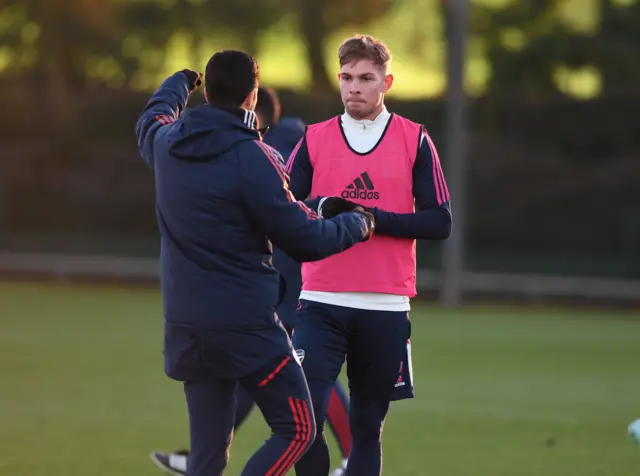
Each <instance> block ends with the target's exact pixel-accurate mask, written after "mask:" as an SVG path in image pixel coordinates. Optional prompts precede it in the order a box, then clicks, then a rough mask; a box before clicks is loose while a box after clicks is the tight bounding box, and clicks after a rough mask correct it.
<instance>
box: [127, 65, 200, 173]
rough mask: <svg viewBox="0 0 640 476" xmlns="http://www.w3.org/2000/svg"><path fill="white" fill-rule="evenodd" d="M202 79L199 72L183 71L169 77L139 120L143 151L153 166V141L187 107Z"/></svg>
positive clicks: (138, 125) (144, 157) (137, 125)
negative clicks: (192, 92) (190, 95)
mask: <svg viewBox="0 0 640 476" xmlns="http://www.w3.org/2000/svg"><path fill="white" fill-rule="evenodd" d="M199 81H200V76H199V73H195V72H193V71H180V72H179V73H175V74H174V75H172V76H170V77H169V78H167V79H166V80H165V81H164V82H163V83H162V84H161V85H160V87H159V88H158V89H157V90H156V92H155V93H153V96H151V99H150V100H149V102H148V103H147V105H146V106H145V108H144V110H143V111H142V113H141V114H140V117H139V118H138V122H137V123H136V136H137V138H138V150H139V151H140V155H142V158H143V159H144V160H145V162H146V163H147V164H148V165H149V167H151V168H153V160H154V159H153V143H154V140H155V137H156V134H157V133H158V131H159V130H160V129H161V128H162V127H163V126H166V125H168V124H171V123H173V122H174V121H175V120H176V119H177V118H178V116H179V115H180V113H181V112H182V110H183V109H184V108H185V107H186V105H187V101H188V100H189V94H190V93H191V91H193V90H194V89H195V87H196V86H197V85H198V83H199Z"/></svg>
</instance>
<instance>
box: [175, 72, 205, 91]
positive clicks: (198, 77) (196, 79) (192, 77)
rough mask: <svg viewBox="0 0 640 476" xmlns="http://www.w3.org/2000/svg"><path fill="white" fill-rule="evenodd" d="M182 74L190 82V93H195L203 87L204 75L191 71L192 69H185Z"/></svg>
mask: <svg viewBox="0 0 640 476" xmlns="http://www.w3.org/2000/svg"><path fill="white" fill-rule="evenodd" d="M180 72H181V73H182V74H184V75H185V76H186V77H187V79H188V80H189V92H193V91H195V90H196V88H199V87H200V86H202V73H198V72H196V71H191V70H190V69H183V70H182V71H180Z"/></svg>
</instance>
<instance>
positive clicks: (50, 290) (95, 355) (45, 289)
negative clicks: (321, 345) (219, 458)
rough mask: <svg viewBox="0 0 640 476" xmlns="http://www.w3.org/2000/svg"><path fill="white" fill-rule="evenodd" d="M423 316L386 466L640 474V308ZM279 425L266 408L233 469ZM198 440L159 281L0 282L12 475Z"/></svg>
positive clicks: (547, 475) (90, 470)
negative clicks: (170, 373) (176, 372)
mask: <svg viewBox="0 0 640 476" xmlns="http://www.w3.org/2000/svg"><path fill="white" fill-rule="evenodd" d="M412 321H413V336H412V344H413V352H414V355H413V367H414V373H415V383H416V392H417V398H416V399H415V400H413V401H409V402H401V403H398V404H395V405H394V406H393V407H392V410H391V413H390V418H389V421H388V423H387V425H386V427H385V433H384V444H385V462H384V468H385V469H384V474H385V475H389V476H623V475H624V476H637V475H638V474H640V448H638V447H635V446H634V445H633V444H632V442H631V440H630V439H629V438H628V437H627V436H626V428H627V425H628V424H629V422H630V421H631V420H632V419H633V418H634V417H636V416H640V313H638V312H635V313H634V312H613V311H576V310H572V311H566V310H550V309H531V308H522V309H520V308H511V307H509V308H506V307H473V308H468V309H465V310H461V311H444V310H441V309H439V308H437V307H427V306H424V305H416V306H414V311H413V312H412ZM266 436H267V430H266V426H265V425H264V423H263V422H262V420H261V415H260V413H259V412H258V411H254V413H253V414H252V415H251V418H250V420H249V421H248V422H247V424H246V425H245V426H244V427H242V428H241V431H239V432H238V433H237V434H236V437H235V441H234V445H233V448H232V452H231V463H230V467H229V469H228V471H227V472H226V474H229V475H231V476H236V475H238V474H239V473H240V468H242V466H243V463H244V462H245V461H246V459H247V456H248V455H249V453H250V451H252V449H254V448H256V447H257V445H258V444H260V443H261V441H262V440H264V438H265V437H266ZM329 439H331V436H329ZM187 444H188V436H187V418H186V410H185V405H184V401H183V395H182V389H181V387H180V385H179V384H178V383H175V382H172V381H170V380H169V379H167V378H166V377H165V376H164V374H163V367H162V318H161V307H160V297H159V293H158V291H157V290H156V289H155V288H143V287H130V288H128V287H116V286H88V285H55V284H41V283H40V284H0V475H2V476H63V475H64V476H75V475H78V476H88V475H90V476H113V475H124V476H129V475H131V476H153V475H156V476H160V475H161V474H163V473H161V472H160V471H159V470H157V469H156V468H155V466H153V465H152V463H151V462H150V460H149V458H148V456H147V455H148V451H149V450H150V449H154V448H158V449H172V448H175V447H180V446H186V445H187ZM336 461H337V458H336Z"/></svg>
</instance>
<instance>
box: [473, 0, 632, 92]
mask: <svg viewBox="0 0 640 476" xmlns="http://www.w3.org/2000/svg"><path fill="white" fill-rule="evenodd" d="M569 7H570V8H569ZM562 8H564V10H561V9H562ZM587 8H592V9H595V10H594V11H592V12H591V13H592V14H593V16H594V17H595V19H596V22H595V25H594V26H593V28H579V27H578V22H577V20H576V19H577V17H578V16H579V15H580V14H581V13H584V11H583V10H584V9H587ZM638 22H640V3H638V2H637V1H632V2H627V4H625V5H624V6H621V5H620V4H619V2H614V1H612V0H600V1H599V2H597V3H596V2H588V3H587V2H571V3H568V2H567V1H566V0H522V1H517V2H510V3H509V4H507V5H506V6H502V7H501V8H495V7H492V6H486V5H475V6H474V8H473V9H472V16H471V32H472V34H473V35H475V36H477V37H479V38H481V39H482V40H483V41H484V42H485V46H486V53H487V56H488V60H489V62H490V64H491V67H492V77H491V80H490V84H489V92H490V93H498V92H499V93H505V92H506V93H509V92H518V93H523V92H526V93H529V94H533V95H548V94H553V93H559V92H561V91H562V88H561V86H560V84H559V83H558V80H557V73H558V70H559V68H561V67H564V68H565V69H568V70H576V69H579V68H584V67H592V68H594V70H596V71H597V72H598V73H599V74H600V76H601V77H602V78H603V81H602V83H603V89H604V92H610V91H613V90H616V91H620V90H630V89H631V88H632V87H633V86H634V85H636V84H637V83H638V81H639V80H640V62H638V61H634V60H631V59H632V58H633V57H634V56H635V54H634V52H637V51H638V49H639V48H640V35H638V34H637V25H638ZM630 60H631V61H630Z"/></svg>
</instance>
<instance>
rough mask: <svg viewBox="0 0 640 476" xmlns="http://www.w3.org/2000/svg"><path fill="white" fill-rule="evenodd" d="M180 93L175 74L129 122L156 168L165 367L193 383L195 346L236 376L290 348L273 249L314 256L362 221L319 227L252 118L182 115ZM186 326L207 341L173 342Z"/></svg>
mask: <svg viewBox="0 0 640 476" xmlns="http://www.w3.org/2000/svg"><path fill="white" fill-rule="evenodd" d="M188 97H189V91H188V80H187V77H186V75H185V74H183V73H176V74H174V75H173V76H171V77H169V78H168V79H167V80H166V81H165V82H164V83H163V84H162V85H161V86H160V88H159V89H158V90H157V91H156V92H155V93H154V94H153V96H152V97H151V99H150V100H149V102H148V104H147V106H146V108H145V109H144V111H143V112H142V114H141V116H140V118H139V120H138V123H137V125H136V134H137V138H138V146H139V150H140V153H141V155H142V157H143V158H144V159H145V161H146V162H147V163H148V164H149V166H150V167H152V168H153V170H154V172H155V186H156V212H157V220H158V227H159V229H160V233H161V241H162V242H161V256H160V261H161V286H162V298H163V307H164V316H165V322H166V324H165V330H166V332H165V370H166V371H167V374H168V375H169V376H171V377H173V378H175V379H177V380H188V379H189V378H193V377H194V375H190V374H189V372H190V370H189V369H192V368H193V365H195V364H196V363H197V362H195V361H193V359H197V358H198V357H197V352H196V353H194V352H192V350H193V349H192V348H193V347H194V346H195V347H196V348H198V347H200V348H201V350H202V348H203V347H206V349H208V350H207V352H209V351H210V352H214V351H215V352H218V351H220V352H221V355H219V356H212V357H213V359H212V360H215V361H216V362H219V368H216V369H213V371H214V374H216V375H217V376H218V377H220V378H239V377H241V376H243V375H246V374H248V373H250V372H252V371H253V370H255V369H257V368H259V367H260V366H261V365H263V364H264V362H265V361H266V360H268V359H272V358H275V357H277V356H280V355H283V352H287V346H289V347H290V343H288V339H287V338H286V334H285V333H284V332H283V329H282V325H281V324H280V322H279V321H278V319H276V318H275V309H276V306H277V304H278V300H279V294H280V279H279V274H278V272H277V271H276V269H275V268H274V266H273V265H272V248H271V242H273V244H274V245H275V246H277V247H278V248H280V249H282V250H283V251H285V252H286V253H287V254H288V255H289V256H291V257H292V258H293V259H295V260H296V261H300V262H302V261H314V260H319V259H323V258H325V257H327V256H330V255H331V254H334V253H337V252H340V251H342V250H345V249H347V248H349V247H351V246H353V245H355V244H356V243H358V242H360V241H362V239H363V233H364V231H365V230H364V221H363V218H362V217H361V216H359V215H357V214H352V213H347V214H342V215H339V216H337V217H335V218H332V219H330V220H322V219H319V218H318V216H317V215H316V213H315V212H313V211H312V210H311V209H309V208H308V207H307V206H306V205H304V204H303V203H302V202H296V201H295V199H294V198H293V196H292V194H291V192H290V191H289V189H288V177H287V175H286V173H285V171H284V164H283V161H282V157H281V156H280V155H279V154H278V152H276V151H275V150H274V149H273V148H271V147H269V146H268V145H266V144H264V143H263V142H262V141H261V140H260V137H259V133H258V132H257V131H256V130H254V129H253V128H252V127H251V126H248V125H247V124H245V122H244V121H243V120H244V119H246V118H247V116H249V117H252V113H247V111H244V110H242V109H235V110H232V109H229V110H225V109H221V108H217V107H213V106H210V105H201V106H197V107H195V108H193V109H188V110H184V109H185V107H186V104H187V101H188ZM270 241H271V242H270ZM185 327H186V328H190V329H192V330H193V329H197V330H200V331H201V332H200V334H197V335H202V336H204V337H203V339H204V340H205V341H206V342H204V343H203V342H195V343H194V342H187V341H185V339H183V338H178V337H175V335H177V334H176V333H175V332H174V330H175V328H185ZM180 335H183V334H180ZM283 346H284V347H283ZM212 349H217V350H212ZM222 354H224V355H222ZM192 364H193V365H192Z"/></svg>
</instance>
